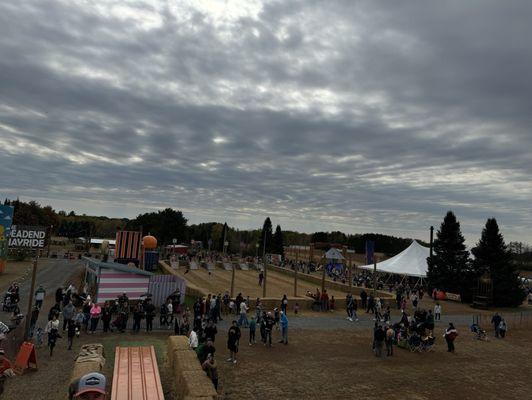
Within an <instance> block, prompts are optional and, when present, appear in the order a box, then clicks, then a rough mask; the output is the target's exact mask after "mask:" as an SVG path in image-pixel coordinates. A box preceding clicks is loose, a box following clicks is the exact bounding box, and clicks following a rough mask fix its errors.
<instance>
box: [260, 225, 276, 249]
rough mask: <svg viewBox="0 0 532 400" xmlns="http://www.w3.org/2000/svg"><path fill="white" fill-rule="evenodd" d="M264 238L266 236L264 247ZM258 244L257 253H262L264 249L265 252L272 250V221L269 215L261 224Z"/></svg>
mask: <svg viewBox="0 0 532 400" xmlns="http://www.w3.org/2000/svg"><path fill="white" fill-rule="evenodd" d="M264 238H266V248H264ZM259 244H260V248H259V253H260V252H262V253H264V250H266V254H268V253H271V252H272V247H273V232H272V221H271V220H270V217H268V218H266V219H265V220H264V225H262V232H261V235H260V243H259ZM263 255H264V254H263Z"/></svg>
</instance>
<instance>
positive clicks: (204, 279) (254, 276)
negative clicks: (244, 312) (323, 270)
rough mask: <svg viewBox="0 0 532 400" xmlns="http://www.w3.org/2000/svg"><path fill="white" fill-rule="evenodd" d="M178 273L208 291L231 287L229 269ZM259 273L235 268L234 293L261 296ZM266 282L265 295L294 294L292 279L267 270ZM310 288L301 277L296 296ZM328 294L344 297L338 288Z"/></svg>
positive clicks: (309, 284)
mask: <svg viewBox="0 0 532 400" xmlns="http://www.w3.org/2000/svg"><path fill="white" fill-rule="evenodd" d="M178 273H179V275H181V276H183V277H184V278H185V279H186V280H188V281H190V282H191V283H193V284H195V285H197V286H200V287H202V288H205V289H206V290H207V291H208V292H210V293H222V294H223V293H224V292H225V291H229V290H230V288H231V271H226V270H223V269H220V268H216V270H215V271H214V272H212V274H211V275H210V276H209V273H208V272H207V270H206V269H203V268H201V269H198V270H191V271H190V272H188V273H187V274H184V269H183V268H181V269H180V270H179V271H178ZM258 276H259V274H258V272H257V271H254V270H249V271H242V270H238V269H237V270H235V294H238V293H242V295H243V296H244V297H246V296H249V297H250V298H251V299H254V298H257V297H263V296H262V288H261V287H260V286H259V284H258V282H259V278H258ZM267 279H268V284H267V286H266V289H267V293H266V294H267V296H266V297H279V299H280V298H281V297H282V296H283V295H284V294H286V295H287V296H288V297H293V295H294V279H293V278H291V277H289V276H286V275H283V274H280V273H278V272H275V271H270V270H268V276H267ZM307 290H310V291H311V292H312V293H314V292H315V291H316V285H314V284H312V283H308V282H306V281H304V280H302V279H299V280H298V296H299V297H301V296H304V295H305V293H306V291H307ZM327 292H328V293H329V296H334V297H335V298H345V292H341V291H338V290H333V289H327Z"/></svg>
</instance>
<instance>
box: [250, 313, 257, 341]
mask: <svg viewBox="0 0 532 400" xmlns="http://www.w3.org/2000/svg"><path fill="white" fill-rule="evenodd" d="M256 328H257V322H256V321H255V317H251V321H249V345H250V346H252V345H254V344H255V330H256Z"/></svg>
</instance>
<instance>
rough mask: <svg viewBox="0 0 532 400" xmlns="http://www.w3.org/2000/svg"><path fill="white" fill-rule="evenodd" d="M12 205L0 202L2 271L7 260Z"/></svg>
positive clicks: (0, 270)
mask: <svg viewBox="0 0 532 400" xmlns="http://www.w3.org/2000/svg"><path fill="white" fill-rule="evenodd" d="M13 211H14V209H13V207H12V206H4V205H1V204H0V272H3V271H4V268H5V265H6V261H7V253H8V251H7V249H8V246H7V243H8V238H9V231H10V229H11V223H12V222H13Z"/></svg>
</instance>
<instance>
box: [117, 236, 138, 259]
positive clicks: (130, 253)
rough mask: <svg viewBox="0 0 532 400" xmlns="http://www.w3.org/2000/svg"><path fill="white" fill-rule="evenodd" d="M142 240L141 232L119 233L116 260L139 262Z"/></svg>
mask: <svg viewBox="0 0 532 400" xmlns="http://www.w3.org/2000/svg"><path fill="white" fill-rule="evenodd" d="M140 239H141V238H140V232H135V231H117V232H116V245H115V259H121V260H138V259H139V256H140V254H139V247H140Z"/></svg>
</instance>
